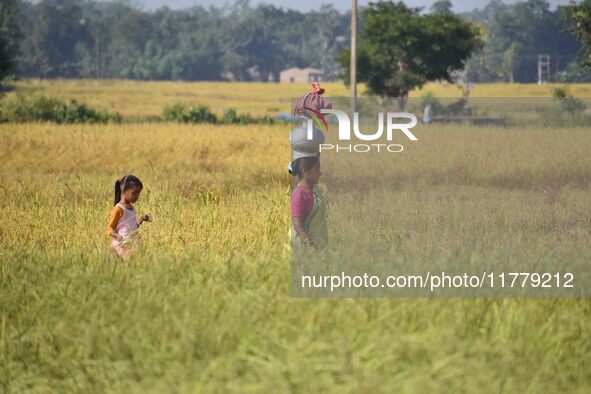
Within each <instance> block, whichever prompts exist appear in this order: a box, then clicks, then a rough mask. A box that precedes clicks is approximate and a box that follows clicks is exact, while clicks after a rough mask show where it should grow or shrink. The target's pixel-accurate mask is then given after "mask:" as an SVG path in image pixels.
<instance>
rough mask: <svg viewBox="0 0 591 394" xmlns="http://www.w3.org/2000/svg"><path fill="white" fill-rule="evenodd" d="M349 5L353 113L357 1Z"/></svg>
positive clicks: (355, 93) (354, 0) (355, 77)
mask: <svg viewBox="0 0 591 394" xmlns="http://www.w3.org/2000/svg"><path fill="white" fill-rule="evenodd" d="M352 1H353V3H352V4H351V64H350V67H349V68H350V71H351V74H350V80H351V110H352V113H355V100H356V98H357V0H352Z"/></svg>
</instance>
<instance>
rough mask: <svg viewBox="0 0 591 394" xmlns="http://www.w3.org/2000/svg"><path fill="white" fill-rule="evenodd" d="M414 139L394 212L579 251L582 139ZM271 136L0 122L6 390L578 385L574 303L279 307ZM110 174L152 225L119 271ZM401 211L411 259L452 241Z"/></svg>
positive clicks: (581, 303) (579, 327) (399, 176)
mask: <svg viewBox="0 0 591 394" xmlns="http://www.w3.org/2000/svg"><path fill="white" fill-rule="evenodd" d="M419 138H420V140H419V141H418V142H417V143H415V145H412V146H413V147H412V148H411V147H410V144H409V150H408V151H407V152H405V153H404V154H408V155H409V156H408V158H409V159H410V158H412V159H413V160H403V159H404V157H405V156H399V159H398V160H400V161H399V162H398V163H396V164H397V165H395V166H394V168H395V170H394V173H393V174H392V177H393V179H395V180H397V181H398V182H399V188H398V189H396V191H395V192H394V194H393V196H394V198H397V199H399V201H398V202H397V204H404V203H405V201H406V202H408V203H411V202H412V201H413V200H414V201H417V198H418V197H420V198H422V200H419V202H415V203H414V204H415V205H414V206H413V209H415V208H417V209H418V208H420V207H426V208H428V211H427V212H429V213H430V214H431V215H435V217H437V218H439V219H441V220H443V219H445V220H447V221H448V224H449V227H450V228H456V229H460V231H459V233H458V234H459V236H460V240H461V241H469V240H470V239H476V238H475V237H478V233H471V229H474V228H475V226H478V225H483V223H482V221H480V220H479V218H478V217H475V216H474V215H473V214H472V212H478V211H479V210H482V211H483V212H484V213H485V214H486V215H488V216H489V217H490V218H491V219H492V220H495V218H497V219H499V220H501V219H502V220H501V221H503V223H505V224H504V226H501V225H500V223H501V222H494V223H493V225H492V229H493V230H494V231H493V232H492V233H491V235H490V236H491V237H492V238H491V239H490V240H489V241H490V242H493V243H494V242H498V241H499V240H501V241H502V240H507V239H510V234H507V233H506V231H508V230H506V231H505V232H504V230H503V229H512V230H511V231H529V230H531V229H532V228H533V229H537V231H539V234H537V235H538V237H537V238H536V237H533V236H532V237H529V238H528V237H527V236H525V238H524V240H523V242H522V243H519V242H517V243H516V244H515V245H514V246H517V247H520V246H521V247H532V246H534V247H537V246H540V245H542V246H544V245H545V246H555V245H556V242H559V241H560V240H559V239H557V238H556V233H555V232H554V231H555V230H556V228H558V229H559V234H560V236H561V237H563V239H564V241H563V242H564V244H565V245H574V246H577V245H578V246H577V247H578V248H580V249H577V250H579V251H581V253H582V252H584V251H585V250H588V247H589V239H590V236H591V235H590V227H589V211H588V207H589V204H588V203H589V197H588V195H589V193H588V190H589V189H588V186H589V183H588V181H587V179H588V174H589V170H590V168H591V159H590V158H589V155H588V154H587V150H588V149H587V148H588V147H589V146H590V141H589V140H590V138H591V135H590V134H589V133H588V130H585V129H565V130H553V131H548V132H546V131H543V130H541V131H540V130H523V131H522V132H521V133H517V134H514V133H512V132H511V130H504V131H501V130H496V129H478V130H473V129H472V130H471V129H467V128H456V127H451V126H449V127H448V128H431V129H430V130H425V131H422V134H420V136H419ZM451 141H456V143H453V144H452V143H451ZM457 141H462V142H461V143H459V142H457ZM533 141H535V142H536V144H534V143H533ZM286 142H287V138H286V130H285V129H284V127H283V126H222V127H220V126H211V125H199V126H187V125H172V124H158V125H82V126H79V125H72V126H59V125H46V124H36V125H12V124H5V125H0V158H1V159H2V163H3V165H2V167H1V169H0V195H1V198H0V214H1V215H2V221H1V223H0V256H1V262H0V384H1V385H2V387H3V388H4V389H5V391H8V392H35V393H45V392H142V393H143V392H240V393H242V392H277V393H284V392H285V393H287V392H338V393H341V392H368V393H369V392H384V393H391V392H407V393H431V392H446V393H447V392H453V393H463V392H466V393H472V392H484V393H501V392H503V393H514V392H530V393H537V392H580V393H584V392H588V391H589V389H590V388H591V387H590V386H591V373H590V372H589V368H588V366H587V363H588V358H589V354H591V339H590V338H591V319H590V317H591V303H590V302H589V301H588V300H573V299H571V300H569V299H546V300H543V299H537V300H536V299H533V300H526V299H495V300H493V299H464V300H462V299H342V300H328V299H294V298H291V297H290V293H291V290H290V252H289V248H288V245H287V230H288V226H289V209H288V178H287V175H286V165H287V161H288V157H289V150H288V145H287V143H286ZM552 143H554V145H552ZM442 146H445V147H446V148H447V149H446V150H445V151H443V150H442V148H441V147H442ZM271 147H273V148H275V149H277V154H273V155H269V154H267V153H266V152H267V149H269V148H271ZM442 152H445V154H442ZM549 153H553V154H551V155H549ZM519 158H522V159H519ZM124 173H134V174H135V175H137V176H139V177H140V178H141V179H142V181H143V182H144V185H145V189H144V191H143V192H142V196H141V198H140V201H139V202H138V204H137V208H138V211H139V212H140V213H142V212H149V213H151V214H152V215H153V216H154V222H153V223H151V224H149V225H147V226H145V227H143V228H142V237H143V249H141V250H138V251H137V253H136V254H135V255H133V256H132V257H131V258H130V259H129V260H127V261H123V260H120V259H117V258H115V257H114V256H112V255H110V254H109V251H108V241H107V239H106V237H105V236H104V234H103V232H104V228H105V226H106V222H107V219H108V214H109V210H110V208H111V206H112V205H111V204H112V202H111V199H112V188H113V183H114V181H115V178H117V177H118V176H121V175H123V174H124ZM426 191H430V192H433V193H427V192H426ZM508 195H511V196H513V198H514V199H513V200H509V201H507V202H505V203H504V204H505V205H503V204H500V203H499V205H494V204H493V205H492V206H491V205H489V204H490V198H491V196H508ZM456 197H457V198H458V199H457V200H456ZM442 198H444V199H443V200H442ZM446 198H447V200H446ZM528 199H529V201H532V208H531V211H530V212H531V215H532V216H528V215H527V214H526V213H525V212H522V213H520V212H519V207H520V206H521V204H524V203H526V202H527V201H528ZM442 201H443V202H442ZM462 201H463V202H464V203H465V204H468V205H462V204H461V203H462ZM466 206H469V207H470V212H465V211H462V210H461V209H460V208H462V207H466ZM495 207H496V208H499V207H500V208H505V209H507V211H505V212H504V213H502V212H499V211H497V210H495ZM569 209H570V210H569ZM411 213H412V210H411V211H409V212H408V213H407V214H406V215H404V216H402V218H401V223H403V224H404V226H408V228H405V229H404V230H405V231H407V232H408V233H409V235H410V237H409V242H408V243H407V244H406V245H405V247H407V248H409V250H410V252H411V253H415V254H416V255H420V253H421V249H420V245H421V243H420V242H419V240H427V241H429V240H430V241H432V242H434V243H435V244H437V246H438V247H439V248H440V249H439V251H440V252H441V253H445V252H446V250H447V251H448V252H449V253H450V254H452V255H453V251H454V250H456V251H457V250H460V249H461V247H462V245H461V243H460V244H457V243H458V239H456V238H454V237H453V236H452V235H453V234H452V233H451V232H450V233H447V234H444V235H443V236H442V234H441V231H442V229H444V227H443V222H440V221H435V223H436V224H435V225H434V226H431V227H429V226H427V227H425V224H426V223H428V221H427V219H428V217H427V216H425V215H426V214H425V215H423V216H421V215H418V216H417V215H412V214H411ZM546 215H548V216H551V215H553V217H554V218H555V222H554V224H555V227H543V223H544V218H545V217H546ZM439 219H438V220H439ZM462 224H463V225H464V227H462ZM569 224H570V225H571V227H568V228H567V227H563V226H567V225H569ZM573 229H574V230H573ZM567 230H573V231H567ZM575 230H576V231H575ZM471 234H472V238H470V236H471ZM526 235H527V234H526ZM577 240H578V241H577ZM559 243H560V242H559ZM445 248H448V249H445ZM454 248H456V249H454Z"/></svg>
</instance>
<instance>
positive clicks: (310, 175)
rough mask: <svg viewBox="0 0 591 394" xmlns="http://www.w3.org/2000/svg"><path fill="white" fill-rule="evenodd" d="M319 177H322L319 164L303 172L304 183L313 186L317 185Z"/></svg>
mask: <svg viewBox="0 0 591 394" xmlns="http://www.w3.org/2000/svg"><path fill="white" fill-rule="evenodd" d="M320 175H322V173H321V172H320V163H317V164H316V165H314V167H312V168H310V169H308V170H305V171H304V178H305V179H306V182H308V183H311V184H313V185H315V184H317V183H318V181H319V180H320Z"/></svg>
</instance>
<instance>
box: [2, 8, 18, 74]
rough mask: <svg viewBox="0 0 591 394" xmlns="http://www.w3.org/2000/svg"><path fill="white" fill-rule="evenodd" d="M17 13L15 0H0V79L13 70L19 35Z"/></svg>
mask: <svg viewBox="0 0 591 394" xmlns="http://www.w3.org/2000/svg"><path fill="white" fill-rule="evenodd" d="M18 13H19V3H18V1H17V0H2V1H0V81H2V80H3V79H4V78H5V77H6V76H7V75H9V74H10V73H11V72H12V71H13V70H14V67H15V64H16V60H15V58H16V56H17V54H18V40H19V39H20V35H21V33H20V29H19V26H18V23H17V17H18Z"/></svg>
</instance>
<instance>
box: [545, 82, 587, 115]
mask: <svg viewBox="0 0 591 394" xmlns="http://www.w3.org/2000/svg"><path fill="white" fill-rule="evenodd" d="M552 97H554V98H555V99H556V100H558V102H560V106H561V108H562V110H563V111H565V112H568V113H569V114H571V115H574V114H576V113H577V112H582V111H584V110H585V108H586V107H587V106H586V105H585V103H584V102H583V101H582V100H579V99H577V98H575V97H573V95H572V94H570V92H569V89H568V86H563V87H558V88H553V89H552Z"/></svg>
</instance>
